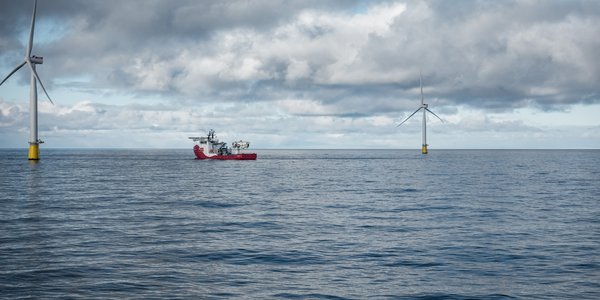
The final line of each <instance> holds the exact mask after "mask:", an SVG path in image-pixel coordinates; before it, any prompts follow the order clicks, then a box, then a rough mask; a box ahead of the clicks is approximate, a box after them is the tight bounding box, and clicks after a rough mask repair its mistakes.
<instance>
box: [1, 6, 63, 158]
mask: <svg viewBox="0 0 600 300" xmlns="http://www.w3.org/2000/svg"><path fill="white" fill-rule="evenodd" d="M36 9H37V0H35V1H34V2H33V16H32V17H31V29H30V31H29V44H27V49H25V61H24V62H23V63H21V64H20V65H18V66H17V67H16V68H15V69H14V70H12V72H10V73H9V74H8V76H6V78H4V80H2V82H0V85H2V84H3V83H4V82H5V81H6V80H7V79H8V78H9V77H10V76H12V74H14V73H15V72H17V71H18V70H19V69H20V68H21V67H23V66H24V65H26V64H27V65H28V66H29V69H30V70H31V88H30V90H29V127H30V130H31V131H30V134H29V156H28V157H29V160H39V159H40V148H39V144H41V143H43V141H42V140H40V139H38V124H37V123H38V122H37V121H38V113H37V108H38V105H37V82H39V83H40V86H41V87H42V90H44V93H45V94H46V97H48V100H50V103H52V104H54V102H52V99H50V96H49V95H48V92H46V88H45V87H44V84H43V83H42V80H40V77H39V76H38V74H37V72H36V71H35V65H41V64H43V63H44V58H43V57H39V56H35V55H31V49H32V48H33V29H34V27H35V12H36Z"/></svg>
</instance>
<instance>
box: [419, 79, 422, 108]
mask: <svg viewBox="0 0 600 300" xmlns="http://www.w3.org/2000/svg"><path fill="white" fill-rule="evenodd" d="M422 77H423V76H422V75H421V71H419V86H421V105H423V78H422Z"/></svg>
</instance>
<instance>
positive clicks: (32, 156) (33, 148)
mask: <svg viewBox="0 0 600 300" xmlns="http://www.w3.org/2000/svg"><path fill="white" fill-rule="evenodd" d="M28 158H29V160H39V159H40V144H39V143H37V142H36V143H29V157H28Z"/></svg>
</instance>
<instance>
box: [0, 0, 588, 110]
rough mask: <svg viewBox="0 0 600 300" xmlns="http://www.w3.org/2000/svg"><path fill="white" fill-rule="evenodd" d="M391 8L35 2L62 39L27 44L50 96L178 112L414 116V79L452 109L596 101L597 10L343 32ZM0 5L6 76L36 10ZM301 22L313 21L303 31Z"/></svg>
mask: <svg viewBox="0 0 600 300" xmlns="http://www.w3.org/2000/svg"><path fill="white" fill-rule="evenodd" d="M392 3H393V2H391V1H389V2H365V3H360V1H357V2H348V1H333V2H326V3H323V2H322V1H263V0H257V1H233V2H232V1H227V2H220V1H125V2H123V1H116V0H109V1H75V0H69V1H67V0H63V1H52V2H49V1H40V7H39V11H38V13H39V16H40V18H46V19H47V20H52V22H61V23H64V24H66V25H65V27H66V32H65V34H64V36H62V37H60V38H59V39H58V40H56V41H52V42H49V43H46V44H40V45H36V53H37V52H39V53H40V54H41V55H45V56H46V59H47V63H46V62H45V64H44V66H43V67H40V70H39V72H40V73H41V75H42V77H43V78H44V79H45V80H46V81H48V82H47V83H46V85H47V86H52V85H53V84H58V83H56V82H58V81H57V80H54V79H57V78H61V77H77V76H81V77H88V78H90V80H89V82H87V84H88V87H89V88H90V89H93V88H101V89H108V90H110V89H114V90H116V91H121V92H126V93H138V94H139V95H141V96H144V95H149V94H160V95H164V96H165V98H167V99H169V100H168V101H175V102H179V103H185V104H193V103H198V102H202V103H204V102H218V101H228V102H230V101H239V102H256V101H276V100H282V99H290V98H291V99H300V100H302V99H304V100H311V101H318V102H320V103H322V104H324V105H330V106H337V108H336V109H335V110H334V111H335V112H334V113H333V115H337V116H343V117H344V116H346V117H353V118H356V117H361V116H368V115H373V114H396V113H397V112H399V111H405V110H410V109H412V107H413V106H414V105H413V103H416V102H418V98H419V96H418V84H419V83H418V73H419V71H422V72H423V78H424V83H425V88H426V98H427V99H428V100H429V101H435V102H436V103H438V104H443V105H448V106H451V105H468V106H472V107H478V108H483V109H489V110H493V111H501V110H510V109H514V108H519V107H524V106H528V105H534V106H537V107H539V108H541V109H554V108H556V107H560V106H561V105H568V104H575V103H598V102H599V100H600V90H599V89H598V86H597V82H600V63H599V62H598V60H597V59H596V56H597V53H600V40H599V39H598V38H597V37H598V36H600V3H599V2H597V1H570V2H559V1H545V2H544V1H542V2H539V1H503V2H490V1H459V2H448V1H425V2H421V1H418V2H412V1H411V2H407V3H406V5H407V6H406V10H405V11H404V12H403V13H401V14H400V15H398V16H396V17H395V18H393V20H391V21H390V23H389V30H388V31H386V32H383V33H382V32H375V31H373V32H369V33H362V31H360V30H361V28H358V27H356V28H354V27H352V26H353V24H350V23H351V22H349V21H348V23H346V24H342V25H340V22H342V21H339V20H343V19H346V20H349V19H351V18H352V17H355V16H358V15H361V14H363V15H364V14H366V13H367V12H368V9H367V10H365V11H357V10H356V9H357V8H359V7H364V6H365V5H369V6H370V7H373V6H374V5H386V4H392ZM2 5H3V8H4V7H6V9H5V10H3V12H2V15H1V16H2V18H0V20H2V21H0V25H6V26H2V27H1V29H0V33H2V35H1V36H2V38H1V39H0V49H2V53H3V54H2V62H3V65H4V66H7V65H8V68H10V66H11V65H12V63H11V62H10V61H9V58H12V57H13V54H12V53H13V52H15V53H17V54H18V57H20V55H21V53H22V51H23V49H22V47H23V46H22V45H17V44H16V42H15V41H17V40H18V36H17V34H18V33H19V32H21V31H23V29H24V28H27V27H28V26H29V14H30V10H31V7H29V5H26V3H23V2H17V1H3V3H2ZM370 7H369V8H370ZM307 12H310V13H312V14H313V17H314V21H313V22H312V23H311V22H309V23H306V22H303V21H302V20H301V17H302V14H303V13H307ZM340 26H341V27H340ZM343 26H346V27H343ZM21 43H22V42H21ZM346 50H347V51H348V52H349V53H350V52H353V53H350V54H348V53H341V52H343V51H346ZM8 52H10V53H11V54H6V55H5V54H4V53H8ZM17 54H15V55H17ZM344 55H347V56H344ZM49 70H51V71H49ZM24 73H26V72H24ZM20 76H23V77H22V82H23V83H25V82H26V76H25V75H20Z"/></svg>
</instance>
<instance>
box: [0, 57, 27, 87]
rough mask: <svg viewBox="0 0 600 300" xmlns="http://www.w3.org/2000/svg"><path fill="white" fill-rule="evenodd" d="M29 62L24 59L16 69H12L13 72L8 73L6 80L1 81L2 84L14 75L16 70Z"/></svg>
mask: <svg viewBox="0 0 600 300" xmlns="http://www.w3.org/2000/svg"><path fill="white" fill-rule="evenodd" d="M26 63H27V62H26V61H24V62H23V63H22V64H20V65H18V66H17V67H16V68H15V69H14V70H12V72H10V74H8V76H6V78H4V80H2V82H0V85H2V84H3V83H4V82H5V81H6V79H8V77H10V76H12V74H15V72H16V71H18V70H19V69H20V68H21V67H23V65H25V64H26Z"/></svg>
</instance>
